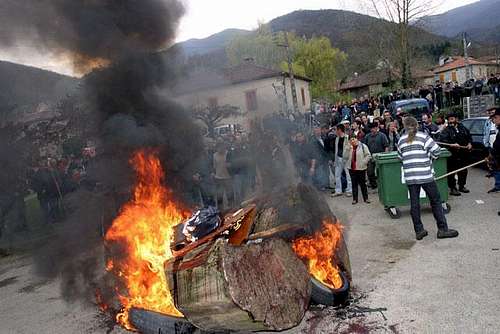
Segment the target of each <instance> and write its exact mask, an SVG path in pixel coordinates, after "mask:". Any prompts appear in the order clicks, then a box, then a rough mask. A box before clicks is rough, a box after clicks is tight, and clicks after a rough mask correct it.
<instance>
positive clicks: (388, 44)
mask: <svg viewBox="0 0 500 334" xmlns="http://www.w3.org/2000/svg"><path fill="white" fill-rule="evenodd" d="M269 25H270V27H271V29H272V30H273V31H281V30H283V31H290V32H294V33H295V34H296V35H298V36H306V37H312V36H326V37H328V38H329V39H330V40H331V42H332V45H333V46H334V47H337V48H339V49H341V50H342V51H344V52H346V53H347V54H348V57H349V64H348V67H349V70H356V71H357V72H364V71H367V70H370V69H373V68H374V67H375V66H376V64H377V63H378V62H379V61H380V60H381V59H382V56H383V55H384V54H387V51H388V50H390V49H391V48H392V45H393V44H394V40H393V37H391V33H392V32H393V31H394V30H395V29H394V28H395V24H394V23H391V22H389V21H386V20H382V19H378V18H375V17H372V16H368V15H362V14H358V13H354V12H349V11H343V10H330V9H329V10H300V11H295V12H292V13H290V14H287V15H284V16H281V17H278V18H276V19H274V20H272V21H271V22H269ZM410 39H411V40H412V41H414V44H413V46H415V47H416V48H417V50H418V51H419V54H418V58H420V57H421V56H422V58H426V59H427V61H428V63H433V62H435V61H436V60H437V59H436V58H439V54H437V55H434V54H431V53H430V52H429V51H428V50H430V49H432V48H433V47H434V48H437V49H438V51H439V49H440V48H446V47H449V46H451V44H450V40H449V39H447V38H444V37H441V36H437V35H434V34H432V33H429V32H426V31H424V30H422V29H419V28H417V27H412V28H411V30H410Z"/></svg>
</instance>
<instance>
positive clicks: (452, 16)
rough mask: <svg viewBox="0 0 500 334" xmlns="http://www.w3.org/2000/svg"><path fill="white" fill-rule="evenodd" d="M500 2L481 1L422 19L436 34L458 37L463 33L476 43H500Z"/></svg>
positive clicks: (428, 28)
mask: <svg viewBox="0 0 500 334" xmlns="http://www.w3.org/2000/svg"><path fill="white" fill-rule="evenodd" d="M499 17H500V0H481V1H478V2H475V3H472V4H470V5H466V6H463V7H459V8H456V9H453V10H450V11H448V12H446V13H443V14H440V15H434V16H428V17H425V18H423V19H422V23H423V27H424V28H425V29H427V30H429V31H432V32H434V33H436V34H439V35H443V36H448V37H456V36H460V35H461V34H462V33H463V32H467V33H468V34H469V36H470V37H471V38H472V39H473V40H476V41H482V42H490V43H491V42H493V43H500V21H499Z"/></svg>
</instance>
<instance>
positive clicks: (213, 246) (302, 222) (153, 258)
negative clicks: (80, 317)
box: [106, 151, 351, 334]
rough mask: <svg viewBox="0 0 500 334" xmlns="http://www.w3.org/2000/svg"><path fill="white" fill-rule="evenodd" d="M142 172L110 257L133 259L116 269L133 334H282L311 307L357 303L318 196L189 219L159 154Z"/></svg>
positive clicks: (337, 232) (266, 201)
mask: <svg viewBox="0 0 500 334" xmlns="http://www.w3.org/2000/svg"><path fill="white" fill-rule="evenodd" d="M132 163H133V164H134V168H135V170H136V172H137V174H138V182H137V185H136V188H135V192H134V198H133V199H132V201H131V202H129V203H127V204H126V205H125V206H124V207H123V209H122V211H121V214H120V215H119V216H118V217H117V218H116V219H115V221H114V223H113V225H112V227H111V228H110V229H109V230H108V233H107V235H106V246H107V248H108V250H109V253H108V254H113V253H115V254H116V252H113V248H116V247H119V248H120V249H121V251H124V253H125V254H127V255H126V256H124V257H121V258H115V257H111V258H109V259H108V261H107V270H108V272H109V273H110V274H112V275H114V276H115V278H117V279H118V280H120V281H121V282H122V283H123V284H122V285H123V287H124V289H123V290H122V291H119V296H120V302H121V304H122V306H123V309H122V311H121V312H120V313H119V314H118V315H117V320H118V321H119V322H120V323H121V324H122V325H123V326H124V327H126V328H128V329H138V330H140V331H141V332H142V333H144V334H146V333H158V332H159V330H161V332H165V333H166V332H168V333H175V331H177V332H178V333H189V332H192V331H193V330H194V329H195V327H197V328H199V329H201V330H204V331H208V332H221V331H222V332H224V331H262V330H273V331H279V330H285V329H289V328H292V327H295V326H297V325H298V324H299V323H300V322H301V320H302V318H303V317H304V315H305V312H306V310H307V309H308V307H309V304H310V302H311V297H312V302H316V303H322V304H327V305H332V304H334V303H339V302H342V301H343V300H345V298H346V297H347V293H348V289H349V283H350V279H351V275H350V266H349V257H348V253H347V249H346V247H345V243H344V240H343V235H342V227H341V225H340V224H339V223H338V222H337V220H336V219H335V217H334V216H333V215H332V214H331V212H330V210H329V208H328V205H327V204H326V202H325V200H324V199H323V197H322V196H321V195H320V194H318V193H317V192H316V190H314V189H313V188H312V187H310V186H306V185H301V184H299V185H298V186H291V187H289V188H287V189H284V190H283V189H282V190H281V191H279V192H275V193H271V194H269V195H267V196H263V197H260V198H256V199H254V200H250V201H247V203H246V205H245V206H244V207H243V208H240V209H236V210H233V211H230V212H227V213H225V214H224V215H220V214H219V213H218V211H217V210H216V209H214V208H209V209H203V210H204V211H203V210H202V212H197V213H196V214H195V215H194V216H193V217H192V218H190V219H187V218H188V216H190V213H189V212H187V211H186V210H184V209H181V208H179V207H178V206H177V205H176V204H175V203H174V202H173V201H172V199H171V198H169V196H171V193H170V192H169V191H168V190H167V189H165V188H164V187H163V185H162V178H163V172H162V169H161V165H160V162H159V160H158V158H157V157H156V156H155V155H154V153H151V152H147V151H140V152H138V153H136V155H135V157H134V159H133V160H132ZM123 247H126V249H123ZM182 317H184V318H185V319H182ZM186 320H187V321H186ZM173 329H175V330H173Z"/></svg>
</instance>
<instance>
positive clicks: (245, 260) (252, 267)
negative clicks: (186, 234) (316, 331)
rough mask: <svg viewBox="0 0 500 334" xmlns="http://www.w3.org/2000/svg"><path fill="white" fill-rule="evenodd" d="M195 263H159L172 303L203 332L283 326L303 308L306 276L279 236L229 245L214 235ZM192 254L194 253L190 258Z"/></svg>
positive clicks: (294, 322)
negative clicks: (163, 267) (172, 296)
mask: <svg viewBox="0 0 500 334" xmlns="http://www.w3.org/2000/svg"><path fill="white" fill-rule="evenodd" d="M200 255H202V256H204V259H203V261H202V262H201V263H197V265H196V266H192V265H189V266H186V265H185V262H186V261H192V260H193V258H190V259H186V258H184V259H182V260H179V259H177V261H176V262H173V261H171V262H169V263H168V264H166V266H165V271H166V276H167V279H168V280H169V284H170V286H171V288H172V292H173V293H174V299H175V303H176V307H177V308H178V309H179V311H181V312H182V314H184V316H185V317H186V318H187V319H188V320H189V321H190V322H191V323H193V324H194V325H195V326H196V327H198V328H200V329H202V330H205V331H221V330H228V331H263V330H285V329H289V328H292V327H295V326H297V325H298V324H299V323H300V322H301V320H302V318H303V317H304V314H305V312H306V310H307V308H308V305H309V299H310V294H311V286H310V275H309V273H308V271H307V268H306V266H305V265H304V264H303V263H302V261H300V260H299V259H298V257H297V256H296V255H295V253H294V252H293V250H292V249H291V246H290V244H289V243H287V242H286V241H284V240H281V239H270V240H264V241H263V242H261V243H256V244H247V245H243V246H232V245H229V244H228V243H227V241H225V240H222V239H218V240H217V241H215V243H214V244H213V246H212V247H211V248H210V250H209V251H208V252H207V253H205V251H200V252H198V254H197V255H196V256H200ZM196 256H195V257H196Z"/></svg>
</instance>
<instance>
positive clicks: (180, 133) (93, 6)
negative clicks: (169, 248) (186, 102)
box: [0, 0, 203, 301]
mask: <svg viewBox="0 0 500 334" xmlns="http://www.w3.org/2000/svg"><path fill="white" fill-rule="evenodd" d="M0 13H1V15H2V20H0V43H1V44H2V45H4V46H8V45H10V44H12V43H14V42H15V43H23V42H29V43H35V44H36V45H38V46H39V47H40V48H43V49H46V50H48V51H49V52H51V53H53V54H55V55H65V56H67V57H71V58H72V59H73V63H74V64H75V69H76V70H78V71H80V72H82V73H86V72H88V71H89V70H91V69H95V68H96V67H99V65H106V66H105V67H103V68H99V69H95V70H94V71H91V72H90V73H88V74H87V75H86V76H85V77H83V79H82V85H81V90H80V92H79V93H78V94H79V95H80V96H78V98H75V99H74V100H75V101H84V103H83V105H84V106H85V107H86V108H87V110H85V113H86V115H87V116H88V117H89V120H88V121H86V122H82V124H77V126H79V127H81V128H85V127H86V126H87V127H88V126H89V125H92V127H95V128H93V129H91V130H92V131H91V132H93V133H94V134H95V136H96V137H97V138H96V139H97V140H98V142H99V146H98V158H97V159H96V160H95V161H93V162H92V164H91V166H89V169H88V174H89V179H91V180H92V181H93V182H94V183H95V184H96V188H95V189H97V190H95V189H93V190H88V189H87V190H86V189H80V190H79V191H78V192H76V193H73V194H70V195H67V196H66V198H65V200H64V206H65V207H64V209H65V211H66V213H67V219H66V221H65V222H64V229H62V230H63V231H62V232H58V233H57V234H56V235H55V236H54V237H53V238H52V240H51V243H50V244H49V245H47V247H45V249H44V250H43V251H42V250H37V252H36V254H35V256H34V258H35V263H36V268H37V272H38V273H39V274H40V275H42V276H43V277H46V278H49V279H50V278H56V277H61V278H62V286H61V288H62V295H63V296H64V297H65V299H66V300H70V301H71V300H82V299H83V300H86V301H91V300H92V299H93V298H94V293H95V291H96V288H100V290H101V292H102V294H103V295H104V298H106V296H107V295H108V294H107V292H109V291H111V292H113V289H109V290H108V291H106V289H105V286H106V285H108V286H110V287H111V286H112V283H110V284H107V283H109V282H106V280H107V279H108V278H103V277H102V272H103V258H104V256H103V249H102V238H101V236H102V234H103V233H104V232H105V231H106V228H107V227H109V225H110V224H111V222H112V220H113V218H114V217H115V216H116V214H117V211H118V210H119V208H120V207H121V204H122V203H124V202H125V201H126V200H127V199H128V198H129V197H130V190H131V188H132V184H133V182H134V175H133V173H132V171H131V168H130V166H129V164H128V160H129V159H130V157H131V154H132V152H133V151H134V150H135V149H137V148H140V147H153V148H155V149H157V150H158V152H159V156H160V158H161V159H162V163H163V166H164V168H165V170H166V174H167V180H168V183H169V187H170V188H171V189H173V190H174V193H175V194H178V197H179V198H178V200H179V201H182V194H183V193H184V192H185V189H184V188H185V187H186V184H188V181H187V180H189V177H190V175H192V174H190V173H192V170H193V169H195V168H196V167H195V166H196V160H197V158H199V157H200V156H201V154H200V152H201V151H202V148H203V146H202V142H201V136H200V132H199V130H198V128H197V127H196V126H195V125H194V124H193V122H192V120H191V119H190V118H189V116H188V114H187V113H186V112H185V111H184V110H183V109H182V108H181V107H180V106H178V105H176V104H175V103H173V102H172V101H169V100H167V99H165V98H164V97H161V95H162V94H157V92H158V91H159V90H161V89H162V88H165V87H168V86H169V85H170V84H171V83H172V82H174V79H175V77H176V70H175V69H174V66H172V64H169V59H166V58H167V57H166V56H165V53H162V52H160V51H161V50H164V49H165V48H166V47H168V46H169V45H170V44H171V43H172V41H173V39H174V37H175V32H176V29H177V25H178V22H179V20H180V18H181V16H182V15H183V13H184V9H183V6H182V4H181V3H180V2H179V1H177V0H38V1H32V0H2V1H1V2H0ZM69 104H71V103H69ZM65 105H68V103H65ZM70 107H71V106H70ZM74 109H75V110H76V109H77V107H76V106H75V107H74ZM84 132H85V131H84ZM84 139H85V138H84ZM60 230H61V229H60ZM103 285H104V287H103ZM102 290H104V291H102Z"/></svg>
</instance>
